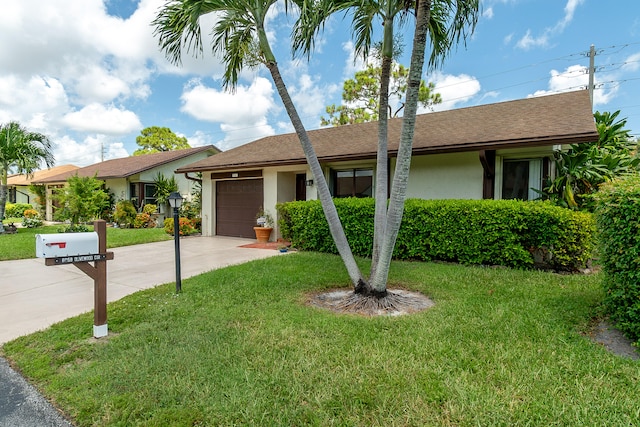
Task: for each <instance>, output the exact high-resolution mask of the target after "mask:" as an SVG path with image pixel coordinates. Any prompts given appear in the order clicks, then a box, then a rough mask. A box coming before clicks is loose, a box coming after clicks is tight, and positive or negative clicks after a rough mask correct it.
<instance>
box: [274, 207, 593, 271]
mask: <svg viewBox="0 0 640 427" xmlns="http://www.w3.org/2000/svg"><path fill="white" fill-rule="evenodd" d="M335 203H336V208H337V210H338V214H339V215H340V219H341V220H342V224H343V227H344V229H345V233H346V234H347V239H348V240H349V243H350V245H351V249H352V250H353V252H354V254H356V255H360V256H364V257H370V256H371V245H372V241H373V217H374V201H373V199H354V198H351V199H336V200H335ZM278 212H279V215H280V223H279V224H280V233H281V234H282V237H283V238H285V239H288V240H290V241H291V242H292V244H293V245H294V246H295V247H297V248H299V249H302V250H313V251H320V252H330V253H337V250H336V247H335V245H334V243H333V240H332V239H331V236H330V234H329V228H328V225H327V222H326V220H325V218H324V215H323V212H322V207H321V205H320V202H319V201H308V202H289V203H284V204H280V205H278ZM594 232H595V222H594V219H593V217H592V216H591V215H590V214H588V213H582V212H573V211H570V210H568V209H564V208H559V207H556V206H552V205H551V204H548V203H544V202H521V201H512V200H418V199H410V200H407V202H406V203H405V211H404V217H403V221H402V226H401V227H400V232H399V234H398V240H397V242H396V248H395V251H394V257H395V258H396V259H403V260H412V259H413V260H425V261H427V260H443V261H454V262H460V263H463V264H487V265H503V266H508V267H516V268H532V267H541V268H547V269H554V270H564V271H574V270H577V269H579V268H582V267H584V266H585V265H586V264H587V262H588V261H589V260H590V259H591V255H592V251H593V235H594Z"/></svg>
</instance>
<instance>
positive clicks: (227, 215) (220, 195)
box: [216, 179, 264, 239]
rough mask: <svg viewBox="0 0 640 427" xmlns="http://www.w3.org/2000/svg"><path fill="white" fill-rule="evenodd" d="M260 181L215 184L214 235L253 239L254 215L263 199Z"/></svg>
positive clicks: (247, 180) (218, 182)
mask: <svg viewBox="0 0 640 427" xmlns="http://www.w3.org/2000/svg"><path fill="white" fill-rule="evenodd" d="M262 188H263V187H262V179H244V180H237V181H217V182H216V234H217V235H219V236H231V237H246V238H249V239H251V238H254V237H255V233H254V231H253V227H254V225H255V223H256V213H257V212H258V210H259V209H260V207H261V206H262V201H263V199H264V196H263V190H262Z"/></svg>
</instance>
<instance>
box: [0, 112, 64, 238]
mask: <svg viewBox="0 0 640 427" xmlns="http://www.w3.org/2000/svg"><path fill="white" fill-rule="evenodd" d="M43 162H44V164H45V165H46V166H47V167H51V166H53V165H54V163H55V160H54V157H53V151H52V147H51V141H49V138H48V137H47V136H46V135H43V134H41V133H38V132H31V131H28V130H27V129H25V128H23V127H22V126H20V124H19V123H18V122H9V123H7V124H6V125H0V234H2V233H4V226H3V225H2V220H3V219H4V210H5V205H6V203H7V195H8V189H7V181H8V176H9V171H11V172H14V173H20V174H26V175H27V176H29V175H32V174H33V172H34V171H36V170H37V169H38V168H39V167H40V166H41V164H42V163H43Z"/></svg>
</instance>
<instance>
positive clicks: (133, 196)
mask: <svg viewBox="0 0 640 427" xmlns="http://www.w3.org/2000/svg"><path fill="white" fill-rule="evenodd" d="M129 200H131V203H133V206H135V207H136V209H138V208H139V207H140V204H139V203H138V200H140V194H138V183H137V182H132V183H131V184H129Z"/></svg>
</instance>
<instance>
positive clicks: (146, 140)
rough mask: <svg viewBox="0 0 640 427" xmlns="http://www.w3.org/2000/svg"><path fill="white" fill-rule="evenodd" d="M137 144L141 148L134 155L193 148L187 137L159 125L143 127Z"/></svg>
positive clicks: (137, 138)
mask: <svg viewBox="0 0 640 427" xmlns="http://www.w3.org/2000/svg"><path fill="white" fill-rule="evenodd" d="M136 144H138V145H139V146H140V148H138V149H137V150H136V151H134V152H133V155H134V156H141V155H143V154H152V153H159V152H162V151H173V150H182V149H184V148H191V146H190V145H189V143H188V142H187V138H185V137H184V136H178V135H176V134H175V133H173V131H172V130H171V129H169V128H165V127H158V126H151V127H148V128H144V129H142V131H141V132H140V135H139V136H137V137H136Z"/></svg>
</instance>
